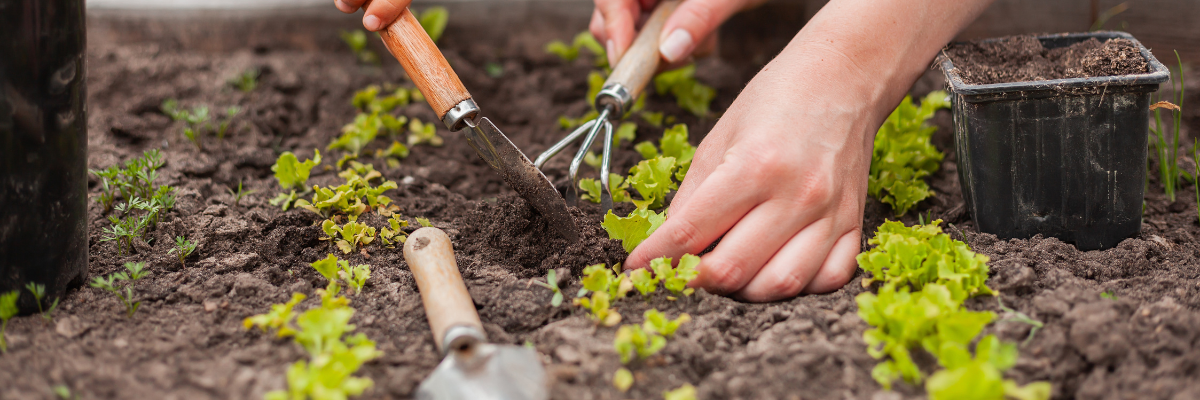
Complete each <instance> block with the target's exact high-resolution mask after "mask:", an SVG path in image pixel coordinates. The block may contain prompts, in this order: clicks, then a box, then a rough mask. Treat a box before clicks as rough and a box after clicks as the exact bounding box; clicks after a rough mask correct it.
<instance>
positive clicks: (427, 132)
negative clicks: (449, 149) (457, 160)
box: [408, 118, 445, 147]
mask: <svg viewBox="0 0 1200 400" xmlns="http://www.w3.org/2000/svg"><path fill="white" fill-rule="evenodd" d="M408 132H409V133H408V146H409V147H412V146H416V145H418V144H428V145H430V146H434V147H438V146H441V145H442V144H443V143H444V142H445V141H444V140H443V139H442V137H441V136H438V134H437V125H434V124H432V123H423V122H421V120H419V119H416V118H413V119H411V120H409V121H408Z"/></svg>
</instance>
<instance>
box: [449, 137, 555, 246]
mask: <svg viewBox="0 0 1200 400" xmlns="http://www.w3.org/2000/svg"><path fill="white" fill-rule="evenodd" d="M471 129H472V130H473V132H465V133H467V138H468V141H469V142H470V143H471V146H472V147H474V148H475V150H476V151H478V152H479V154H480V156H481V157H483V159H484V161H487V162H488V164H490V165H491V166H492V167H493V168H496V169H497V170H499V171H500V175H501V176H503V177H504V182H505V183H508V185H509V186H511V187H512V188H513V189H514V190H516V191H517V193H519V194H520V195H521V197H524V198H525V200H526V201H528V202H529V203H530V204H532V205H533V207H534V208H535V209H537V211H538V212H539V213H541V214H542V216H543V217H546V220H547V222H548V223H549V224H550V227H551V228H552V229H554V230H555V231H556V232H558V234H559V235H561V236H562V237H563V238H565V239H567V240H568V241H570V242H571V243H575V242H577V241H579V229H578V228H577V227H576V226H575V219H574V218H572V217H571V214H570V213H569V212H568V211H567V202H566V200H564V199H563V196H561V195H559V194H558V190H556V189H554V184H552V183H550V180H549V179H546V175H543V174H542V171H541V170H538V169H537V167H535V166H533V162H530V161H529V158H528V157H525V153H522V152H521V149H518V148H517V146H516V145H514V144H513V143H512V141H510V140H508V137H507V136H504V133H502V132H500V129H499V128H496V125H495V124H492V121H491V120H489V119H487V118H480V119H479V120H478V121H476V122H475V125H474V126H472V127H471ZM472 133H474V135H472ZM472 136H474V137H472ZM493 151H494V152H493ZM489 153H490V154H489Z"/></svg>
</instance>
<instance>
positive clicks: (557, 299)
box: [533, 270, 563, 307]
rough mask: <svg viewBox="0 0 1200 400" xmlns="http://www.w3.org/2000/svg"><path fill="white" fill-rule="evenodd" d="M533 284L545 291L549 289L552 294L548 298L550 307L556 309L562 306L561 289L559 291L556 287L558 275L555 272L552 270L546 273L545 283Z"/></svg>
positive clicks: (537, 282)
mask: <svg viewBox="0 0 1200 400" xmlns="http://www.w3.org/2000/svg"><path fill="white" fill-rule="evenodd" d="M533 283H536V284H537V285H538V286H541V287H544V288H546V289H550V291H551V292H553V293H554V296H553V297H551V298H550V306H552V307H558V306H559V305H562V301H563V294H562V289H559V287H558V273H557V272H555V271H554V270H549V271H546V281H545V282H542V281H533Z"/></svg>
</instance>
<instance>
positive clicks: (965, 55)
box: [945, 35, 1148, 85]
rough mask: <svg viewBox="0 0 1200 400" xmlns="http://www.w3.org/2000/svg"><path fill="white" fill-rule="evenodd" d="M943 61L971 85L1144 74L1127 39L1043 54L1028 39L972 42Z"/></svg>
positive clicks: (1036, 43) (1043, 50) (1142, 63)
mask: <svg viewBox="0 0 1200 400" xmlns="http://www.w3.org/2000/svg"><path fill="white" fill-rule="evenodd" d="M945 54H946V56H948V57H950V60H951V61H953V62H954V66H955V67H956V68H957V69H958V70H959V73H960V74H961V75H962V78H963V82H965V83H967V84H972V85H985V84H992V83H1009V82H1029V81H1045V80H1051V79H1066V78H1090V77H1096V76H1115V75H1129V74H1138V73H1143V72H1146V71H1147V69H1148V63H1147V62H1146V59H1145V57H1142V55H1141V53H1139V52H1138V48H1137V46H1135V45H1134V44H1133V42H1131V41H1129V40H1128V39H1109V40H1105V41H1104V42H1103V43H1101V42H1100V41H1099V40H1096V38H1089V39H1088V40H1085V41H1082V42H1078V43H1075V44H1072V45H1070V46H1067V47H1058V48H1046V47H1044V46H1042V42H1041V41H1040V40H1038V39H1037V37H1035V36H1032V35H1021V36H1012V37H1007V38H1002V39H998V40H994V41H974V42H966V43H962V44H958V45H954V46H951V47H949V48H947V49H946V51H945Z"/></svg>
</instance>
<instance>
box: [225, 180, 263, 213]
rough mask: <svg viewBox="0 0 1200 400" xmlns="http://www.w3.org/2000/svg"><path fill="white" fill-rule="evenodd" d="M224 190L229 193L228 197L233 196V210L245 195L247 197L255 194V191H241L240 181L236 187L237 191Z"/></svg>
mask: <svg viewBox="0 0 1200 400" xmlns="http://www.w3.org/2000/svg"><path fill="white" fill-rule="evenodd" d="M225 190H228V191H229V195H230V196H233V207H234V208H237V206H238V203H240V202H241V201H242V198H243V197H246V196H247V195H249V194H251V193H254V192H257V190H245V189H243V188H242V181H238V187H237V190H233V188H225Z"/></svg>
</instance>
